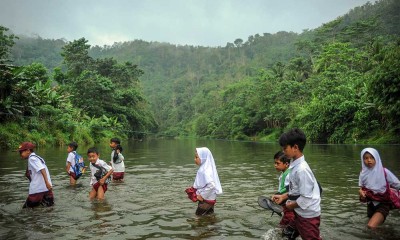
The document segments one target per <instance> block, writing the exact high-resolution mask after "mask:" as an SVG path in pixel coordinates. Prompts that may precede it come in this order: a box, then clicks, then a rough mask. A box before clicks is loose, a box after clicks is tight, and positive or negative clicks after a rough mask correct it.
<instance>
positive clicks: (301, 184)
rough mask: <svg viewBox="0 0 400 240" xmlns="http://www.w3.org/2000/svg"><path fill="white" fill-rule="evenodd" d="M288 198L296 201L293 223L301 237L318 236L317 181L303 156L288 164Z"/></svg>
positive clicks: (319, 208) (318, 196)
mask: <svg viewBox="0 0 400 240" xmlns="http://www.w3.org/2000/svg"><path fill="white" fill-rule="evenodd" d="M289 169H290V177H289V200H288V201H296V203H297V204H298V205H299V207H297V208H295V209H294V211H295V220H294V225H295V228H296V230H297V231H298V232H299V234H300V236H301V237H302V239H321V238H320V235H319V234H320V231H319V225H320V215H321V206H320V202H321V196H320V190H319V186H318V182H317V180H316V179H315V176H314V174H313V172H312V171H311V168H310V166H309V165H308V163H307V162H306V161H305V159H304V156H302V157H300V158H298V159H296V160H293V161H292V162H291V163H290V166H289Z"/></svg>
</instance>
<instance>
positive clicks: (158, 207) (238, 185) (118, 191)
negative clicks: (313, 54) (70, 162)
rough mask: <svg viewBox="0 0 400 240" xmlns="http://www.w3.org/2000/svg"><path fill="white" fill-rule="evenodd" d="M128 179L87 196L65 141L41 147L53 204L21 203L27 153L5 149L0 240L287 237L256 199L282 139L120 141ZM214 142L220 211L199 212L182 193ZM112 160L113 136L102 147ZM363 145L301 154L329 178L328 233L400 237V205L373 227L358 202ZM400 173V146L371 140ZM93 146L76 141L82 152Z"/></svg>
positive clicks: (267, 186) (268, 189)
mask: <svg viewBox="0 0 400 240" xmlns="http://www.w3.org/2000/svg"><path fill="white" fill-rule="evenodd" d="M122 145H123V146H124V152H123V154H124V156H125V165H126V168H127V169H126V173H125V182H123V183H111V184H110V185H109V187H108V191H107V192H106V195H105V196H106V200H105V201H104V202H98V201H89V199H88V194H89V191H90V189H91V187H90V185H89V174H90V172H87V173H85V174H84V175H83V177H82V178H80V179H79V180H78V185H77V186H76V187H70V186H69V178H68V176H67V175H66V173H65V170H64V169H65V160H66V156H67V152H66V147H65V148H39V149H37V151H36V152H37V153H38V154H39V155H40V156H42V157H43V158H44V159H45V160H46V163H47V166H48V168H49V170H50V174H51V178H52V181H53V185H54V194H55V206H53V207H50V208H36V209H22V205H23V203H24V201H25V199H26V197H27V195H28V184H29V183H28V181H27V180H26V179H25V177H24V170H25V167H26V161H25V160H22V159H20V157H19V154H18V153H17V152H12V151H6V152H4V151H3V152H1V154H0V163H1V164H0V186H1V187H0V239H103V238H104V239H105V238H107V239H268V240H273V239H281V238H280V237H279V232H278V229H277V224H278V222H279V220H280V219H279V217H278V216H277V215H273V216H271V213H270V212H269V211H267V210H265V209H262V208H260V207H259V206H258V203H257V199H258V197H259V196H261V195H264V196H270V195H271V194H273V193H274V192H275V191H276V190H277V185H278V180H277V177H278V173H277V172H276V171H275V169H274V167H273V159H272V158H273V155H274V153H275V152H276V151H277V150H279V149H280V148H279V146H278V145H277V144H276V143H254V142H230V141H219V140H196V139H185V140H165V139H164V140H145V141H141V142H138V141H132V142H129V143H125V144H122ZM201 146H207V147H208V148H210V150H211V151H212V153H213V155H214V158H215V160H216V165H217V169H218V173H219V176H220V180H221V184H222V187H223V190H224V194H223V195H221V196H220V197H219V198H218V202H217V205H216V206H215V215H213V216H208V217H196V216H195V214H194V212H195V209H196V205H195V204H194V203H193V202H191V201H190V200H189V199H188V198H187V197H186V194H185V192H184V190H185V188H187V187H189V186H191V184H192V183H193V181H194V177H195V175H196V171H197V166H196V165H195V163H194V151H195V147H201ZM97 147H98V148H99V149H100V152H101V153H100V158H101V159H105V160H107V162H108V161H109V158H110V153H111V150H110V149H109V147H108V145H107V144H105V145H103V146H97ZM364 147H366V146H363V145H312V144H308V145H307V146H306V148H305V151H304V154H305V157H306V160H307V161H308V163H309V164H310V166H311V168H312V169H313V171H314V173H315V175H316V176H317V178H318V180H319V181H320V183H321V185H322V187H323V190H324V191H323V196H322V204H321V207H322V215H321V227H320V229H321V235H322V237H323V239H338V240H339V239H340V240H342V239H346V240H351V239H400V229H399V225H398V222H399V220H400V213H399V210H393V211H391V213H390V215H389V216H388V218H387V220H386V222H385V223H384V225H383V226H382V227H380V228H378V229H377V230H374V231H371V230H368V229H367V228H366V223H367V220H368V219H367V217H366V206H365V205H362V204H361V203H359V201H358V187H357V185H358V175H359V172H360V169H361V160H360V157H359V154H360V151H361V150H362V149H363V148H364ZM372 147H375V148H376V149H378V151H379V152H380V154H381V158H382V161H383V163H384V165H385V166H386V167H387V168H389V169H390V170H392V172H393V173H395V174H396V175H397V176H400V171H399V170H400V162H399V161H398V149H399V146H398V145H378V146H372ZM87 148H88V147H79V148H78V152H79V153H81V154H82V155H83V156H85V155H86V154H85V152H86V150H87Z"/></svg>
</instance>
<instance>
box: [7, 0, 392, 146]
mask: <svg viewBox="0 0 400 240" xmlns="http://www.w3.org/2000/svg"><path fill="white" fill-rule="evenodd" d="M399 14H400V2H399V1H396V0H380V1H377V2H375V3H374V4H371V3H367V4H365V5H364V6H360V7H357V8H354V9H352V10H351V11H350V12H349V13H347V14H346V15H344V16H340V17H338V18H337V19H335V20H333V21H331V22H329V23H326V24H324V25H322V26H321V27H319V28H317V29H313V30H305V31H304V32H303V33H301V34H297V33H292V32H283V31H282V32H278V33H276V34H269V33H264V34H262V35H260V34H255V35H254V36H249V37H248V39H247V40H242V39H236V40H234V41H233V43H227V44H226V46H224V47H217V48H210V47H201V46H180V45H179V46H176V45H172V44H168V43H159V42H145V41H141V40H134V41H129V42H122V43H116V44H114V45H112V46H92V47H90V48H89V47H88V45H87V44H86V42H85V40H84V39H81V40H75V43H76V42H77V41H78V42H79V41H81V44H80V45H81V46H82V45H84V46H86V50H87V55H86V56H87V57H89V58H90V59H91V61H93V62H95V63H96V64H98V65H97V68H96V67H95V68H94V69H93V68H92V69H90V71H92V73H93V72H94V73H93V74H95V73H99V74H100V76H103V75H102V73H100V70H101V69H103V68H102V67H101V64H102V63H105V62H109V63H112V64H111V65H118V64H119V63H120V62H128V63H129V64H131V66H137V71H143V72H141V74H139V75H137V76H138V79H140V82H139V80H138V81H137V84H138V85H137V86H138V88H137V89H141V87H142V88H143V95H142V96H141V98H140V99H143V101H144V102H148V103H149V104H150V106H149V107H145V109H144V111H145V112H146V114H144V115H141V114H142V113H138V114H136V115H135V116H136V119H140V116H150V115H151V114H150V113H149V112H151V113H152V115H153V116H154V120H155V122H154V123H152V124H148V125H146V124H144V125H141V127H140V128H137V127H136V126H131V127H130V128H129V129H130V130H132V131H139V130H140V131H144V132H157V133H159V134H164V135H168V136H196V137H210V138H224V139H254V138H257V139H261V140H273V141H274V140H276V137H277V136H278V135H279V134H280V133H281V132H282V131H283V130H284V129H286V128H291V127H300V128H302V129H303V130H304V131H305V132H306V134H307V135H308V137H309V139H310V140H311V141H312V142H322V143H326V142H330V143H349V142H378V143H399V142H400V139H399V137H398V136H399V135H398V134H399V131H400V122H399V119H400V118H399V114H400V98H399V95H400V94H399V91H400V88H399V85H400V35H399V34H400V26H399V25H398V23H399V22H400V21H399V20H400V16H399ZM82 41H83V42H85V43H84V44H82ZM68 44H69V45H71V43H67V42H66V41H64V40H48V39H40V38H36V39H29V38H20V40H18V41H16V44H15V46H14V47H13V48H12V59H13V60H14V64H16V65H26V64H31V63H32V62H41V63H42V64H44V66H46V67H47V68H49V69H53V68H55V67H58V66H60V67H59V68H56V71H54V73H57V74H58V75H57V74H55V76H57V77H54V79H53V80H54V81H56V82H58V83H60V82H61V79H64V82H68V81H69V79H70V78H71V75H70V74H71V73H70V72H71V65H75V66H76V67H78V66H80V65H82V62H80V60H78V61H75V60H74V59H70V60H68V61H69V63H66V62H65V58H64V64H62V65H61V63H62V61H63V58H62V56H61V55H60V56H58V55H57V52H60V53H61V52H62V49H63V48H64V49H65V46H66V45H68ZM78 55H79V54H78ZM68 64H70V65H68ZM82 73H83V72H80V73H79V74H78V75H74V76H72V77H73V78H75V79H79V78H82V77H83V78H85V77H84V76H81V75H80V74H82ZM60 76H61V77H60ZM104 76H106V77H108V78H109V79H110V80H112V81H113V76H112V75H104ZM97 80H98V78H95V80H94V82H96V81H97ZM118 81H120V83H121V84H123V82H124V81H125V79H124V78H123V77H121V78H119V80H118ZM128 82H129V81H128ZM121 86H122V85H121ZM121 86H119V87H121ZM125 86H129V84H127V85H125ZM96 91H100V90H96ZM116 91H118V88H117V89H116ZM82 94H84V92H82ZM122 99H123V98H119V100H122ZM87 101H89V102H90V101H92V100H91V99H90V98H88V99H86V102H87ZM130 101H131V99H129V98H128V100H127V102H126V103H129V102H130ZM81 104H83V103H80V104H79V103H78V102H75V103H74V105H81ZM146 106H147V105H146ZM147 111H148V112H147ZM104 114H105V115H104V116H108V117H112V116H115V115H114V114H113V111H111V110H110V111H104ZM149 114H150V115H149ZM144 119H147V120H144ZM144 119H143V120H144V122H148V123H150V122H152V121H150V120H148V119H150V118H149V117H144ZM117 120H118V121H122V122H124V121H125V122H126V120H124V119H123V113H122V112H121V113H120V115H118V114H117ZM141 121H142V120H138V122H141ZM155 126H158V128H156V127H155Z"/></svg>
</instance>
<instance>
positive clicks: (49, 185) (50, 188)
mask: <svg viewBox="0 0 400 240" xmlns="http://www.w3.org/2000/svg"><path fill="white" fill-rule="evenodd" d="M46 187H47V189H48V190H49V191H51V190H52V189H53V186H51V184H50V183H48V182H46Z"/></svg>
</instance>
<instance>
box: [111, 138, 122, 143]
mask: <svg viewBox="0 0 400 240" xmlns="http://www.w3.org/2000/svg"><path fill="white" fill-rule="evenodd" d="M111 142H115V143H116V144H121V140H119V138H111V139H110V143H111Z"/></svg>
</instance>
